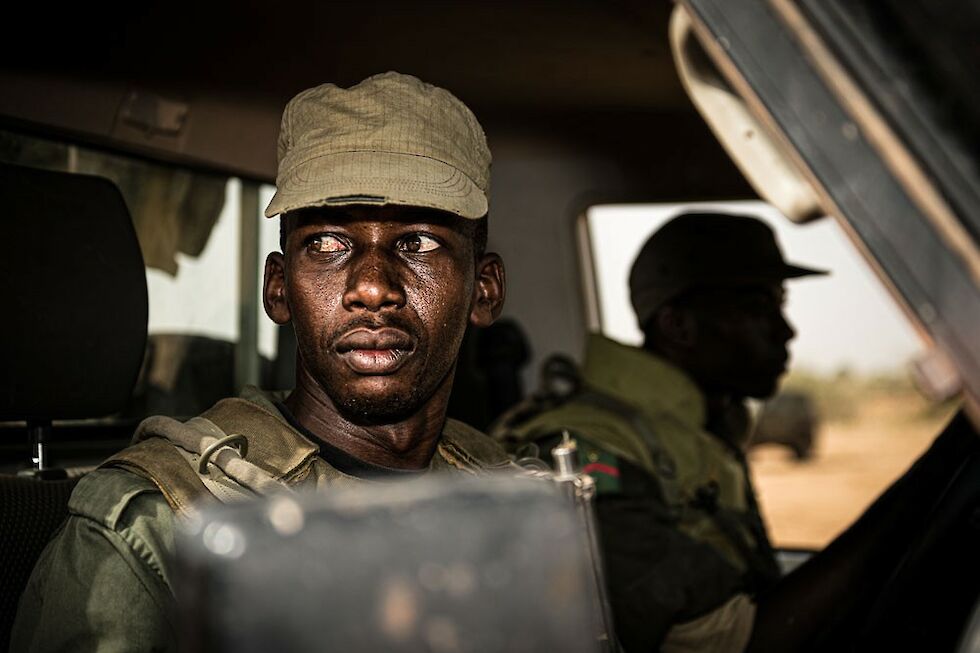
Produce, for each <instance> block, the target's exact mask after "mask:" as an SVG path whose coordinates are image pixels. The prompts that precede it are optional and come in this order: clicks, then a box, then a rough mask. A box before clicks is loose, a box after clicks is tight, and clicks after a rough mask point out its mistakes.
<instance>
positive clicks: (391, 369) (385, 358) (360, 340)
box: [334, 327, 415, 376]
mask: <svg viewBox="0 0 980 653" xmlns="http://www.w3.org/2000/svg"><path fill="white" fill-rule="evenodd" d="M414 350H415V341H414V340H413V339H412V337H411V336H410V335H409V334H407V333H406V332H404V331H402V330H401V329H395V328H391V327H384V328H381V329H365V328H359V329H354V330H353V331H348V332H347V333H345V334H344V335H343V336H341V337H340V338H339V339H338V340H337V342H336V343H335V344H334V351H335V352H336V353H337V355H338V356H340V358H341V360H343V361H344V363H346V364H347V366H348V367H349V368H350V369H351V370H353V371H354V372H356V373H358V374H364V375H371V376H375V375H387V374H394V373H395V372H397V371H398V370H399V368H401V366H402V365H404V364H405V362H406V361H407V360H408V359H409V357H410V356H411V354H412V352H413V351H414Z"/></svg>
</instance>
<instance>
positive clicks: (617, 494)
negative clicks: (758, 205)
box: [494, 213, 976, 651]
mask: <svg viewBox="0 0 980 653" xmlns="http://www.w3.org/2000/svg"><path fill="white" fill-rule="evenodd" d="M814 274H823V272H821V271H818V270H814V269H809V268H805V267H800V266H796V265H791V264H788V263H786V262H785V261H784V260H783V257H782V254H781V253H780V251H779V248H778V245H777V243H776V240H775V237H774V235H773V233H772V231H771V229H769V227H767V226H766V225H765V224H764V223H763V222H761V221H759V220H757V219H755V218H750V217H743V216H731V215H721V214H709V213H697V214H695V213H689V214H685V215H681V216H679V217H677V218H675V219H673V220H671V221H670V222H668V223H667V224H665V225H664V226H663V227H662V228H660V229H659V230H658V231H657V232H656V233H654V234H653V235H652V236H651V237H650V239H649V240H648V241H647V242H646V244H645V245H644V246H643V248H642V250H641V251H640V254H639V255H638V257H637V259H636V261H635V262H634V264H633V268H632V270H631V273H630V278H629V286H630V298H631V301H632V304H633V308H634V310H635V312H636V316H637V319H638V321H639V324H640V326H641V328H642V330H643V333H644V343H643V346H642V347H639V348H637V347H629V346H626V345H622V344H619V343H616V342H613V341H612V340H609V339H607V338H604V337H601V336H598V335H593V336H591V337H590V338H589V340H588V343H587V348H586V354H585V362H584V365H583V368H582V370H581V372H580V373H568V372H567V371H566V372H561V370H560V368H559V369H558V370H557V372H556V373H555V374H554V375H553V376H556V377H560V376H564V377H566V378H565V383H564V384H563V385H565V386H568V385H571V386H572V388H573V389H572V391H571V393H570V394H568V393H567V391H566V394H565V396H558V393H557V392H551V393H543V394H541V395H539V397H538V398H537V399H536V400H535V402H532V403H536V404H537V409H536V408H535V406H534V405H525V406H522V407H520V408H518V409H515V410H514V411H513V413H511V414H510V415H509V416H505V418H504V419H503V421H502V423H501V424H499V425H498V426H497V427H496V428H495V429H494V432H495V433H496V435H497V436H498V437H500V438H501V439H504V440H506V441H509V442H510V444H511V445H512V446H515V447H519V446H522V445H526V444H527V443H534V444H536V445H537V446H538V447H539V448H540V450H541V451H544V452H547V451H549V450H550V449H551V448H552V447H553V446H554V445H555V443H556V442H557V441H558V439H559V438H561V437H562V434H563V433H565V432H568V433H570V434H571V435H572V436H574V437H575V439H576V440H577V441H578V452H579V457H580V463H581V464H582V466H583V468H584V471H586V472H588V473H589V474H590V475H591V476H592V477H593V478H594V480H595V481H596V486H597V489H598V493H599V494H598V500H597V505H596V510H597V517H598V521H599V530H600V536H601V543H602V548H603V549H604V554H605V562H606V566H607V580H608V583H609V591H610V598H611V602H612V607H613V611H614V617H615V622H616V624H615V625H616V632H617V635H618V636H619V638H620V641H621V642H622V643H623V645H624V648H625V650H626V651H652V650H657V649H658V647H660V646H662V647H663V650H682V651H741V650H743V649H745V647H746V646H747V644H748V643H749V640H750V637H751V638H752V642H753V645H755V646H757V647H758V649H759V650H767V651H776V650H787V651H793V650H799V648H800V647H801V646H802V645H803V644H804V643H805V642H808V641H810V643H811V644H812V641H811V638H812V637H813V636H814V634H815V633H816V632H817V631H818V630H819V629H820V628H822V627H824V626H826V625H827V624H828V623H830V622H831V621H832V619H831V616H832V615H839V614H842V613H843V614H846V613H847V612H848V610H849V609H850V610H852V611H853V610H855V609H857V607H858V606H860V605H863V604H866V603H867V602H869V601H871V600H872V598H870V597H873V596H874V593H875V591H877V590H879V589H880V588H881V586H882V584H883V583H884V579H885V578H886V577H887V574H888V573H889V570H891V569H893V568H894V566H895V565H896V564H897V560H898V559H899V556H900V555H901V551H903V550H904V549H902V546H904V545H901V546H900V545H897V544H896V545H895V546H891V545H882V546H877V545H875V546H872V545H871V544H869V543H871V542H877V541H878V540H879V539H880V540H882V541H888V540H889V538H892V539H891V542H896V543H899V542H905V543H907V542H908V539H909V536H908V534H909V533H911V532H915V531H914V529H912V530H909V528H910V527H909V524H910V523H913V520H914V519H917V518H919V517H921V515H922V514H923V513H922V512H916V510H917V509H918V508H921V507H922V505H921V504H919V503H916V504H915V505H916V506H917V509H916V510H910V511H909V513H908V514H906V515H903V517H902V518H901V519H899V518H898V517H897V516H896V514H897V513H896V512H895V510H896V507H899V506H901V505H902V504H903V502H905V505H906V506H908V505H911V503H912V502H910V501H909V498H908V494H909V493H910V492H913V491H922V492H924V493H925V496H926V497H932V499H931V500H935V498H936V497H937V496H941V489H942V487H944V486H943V485H942V481H941V480H939V479H940V478H943V479H948V478H950V477H951V476H952V473H951V472H949V471H948V470H949V469H950V468H952V467H953V466H954V465H958V464H959V463H960V462H961V458H959V457H957V456H959V455H961V454H962V452H964V451H968V450H969V447H971V446H973V447H975V444H976V443H975V442H972V441H971V439H970V437H969V436H967V437H963V435H962V432H963V430H964V429H962V428H959V427H960V426H963V425H964V424H965V422H964V421H960V422H957V428H954V429H952V431H953V432H952V433H951V434H948V435H945V436H944V437H941V438H940V439H939V440H938V441H937V444H936V445H934V446H933V449H932V450H931V451H930V452H929V454H927V456H926V458H927V459H928V462H926V463H920V464H919V465H917V466H916V467H918V468H920V469H919V471H918V472H912V473H910V474H909V475H907V476H906V478H904V479H902V480H901V481H899V482H898V483H897V484H896V486H894V487H893V488H892V489H891V490H889V492H888V493H887V494H886V495H885V497H883V498H882V499H881V500H879V502H878V504H876V506H875V507H874V508H872V509H871V510H869V512H868V513H867V514H866V515H865V516H864V517H863V518H862V519H861V520H860V521H859V522H857V523H856V524H855V525H854V526H853V527H852V528H851V529H850V530H849V531H847V533H846V534H845V535H843V536H841V538H839V539H838V541H837V542H835V543H834V544H833V545H832V546H831V547H829V548H828V550H827V551H826V552H824V553H823V554H821V555H818V556H816V558H815V559H813V560H811V562H810V563H809V564H807V565H805V567H804V568H803V569H801V570H800V571H799V572H798V573H796V574H793V575H792V576H791V577H790V578H787V579H783V580H781V579H780V571H779V568H778V566H777V563H776V560H775V556H774V553H773V549H772V546H771V545H770V542H769V539H768V537H767V535H766V529H765V526H764V524H763V520H762V517H761V514H760V512H759V507H758V505H757V503H756V499H755V494H754V492H753V489H752V484H751V480H750V475H749V473H748V468H747V466H746V460H745V455H744V453H743V445H744V443H745V441H746V433H747V430H748V425H749V419H748V415H747V411H746V409H745V405H744V400H745V399H746V398H747V397H755V398H764V397H768V396H770V395H772V394H773V392H774V391H775V389H776V386H777V381H778V379H779V377H780V375H781V374H782V373H783V372H784V371H785V368H786V363H787V360H788V354H787V348H786V346H787V343H788V342H789V341H790V340H791V339H792V338H793V336H794V335H795V334H794V331H793V329H792V327H791V326H790V325H789V323H788V322H787V321H786V319H785V317H784V316H783V312H782V305H783V297H784V293H783V281H784V280H786V279H790V278H797V277H802V276H806V275H814ZM542 402H544V405H545V406H546V409H545V410H543V411H542V410H541V407H542ZM549 404H550V407H547V406H548V405H549ZM922 467H931V468H935V467H938V468H940V469H944V468H945V469H946V470H947V472H946V474H945V475H943V474H940V475H938V476H936V477H934V478H932V477H929V476H928V475H925V473H924V472H922V470H921V468H922ZM933 471H935V470H933ZM929 473H932V472H929ZM927 479H928V480H927ZM917 485H918V488H916V486H917ZM927 502H928V501H927ZM913 513H915V516H914V517H913ZM906 518H907V519H908V520H909V521H904V520H905V519H906ZM889 546H891V548H888V547H889ZM876 547H877V548H876ZM872 561H873V562H874V564H873V565H872V564H870V563H871V562H872ZM889 565H891V566H889ZM872 569H873V570H872ZM865 571H867V575H862V574H864V573H865ZM857 588H861V589H860V590H859V589H857ZM862 602H863V603H862ZM851 625H853V623H851Z"/></svg>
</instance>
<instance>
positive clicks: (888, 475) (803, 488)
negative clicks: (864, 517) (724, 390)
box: [749, 381, 955, 549]
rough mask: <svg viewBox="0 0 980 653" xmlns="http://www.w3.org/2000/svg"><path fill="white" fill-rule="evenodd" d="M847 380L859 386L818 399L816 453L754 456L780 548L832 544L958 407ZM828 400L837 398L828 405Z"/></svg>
mask: <svg viewBox="0 0 980 653" xmlns="http://www.w3.org/2000/svg"><path fill="white" fill-rule="evenodd" d="M846 385H847V386H853V387H850V388H842V387H839V388H837V393H836V394H837V396H836V397H828V396H823V397H820V398H818V404H820V403H823V404H824V406H823V409H822V410H821V412H823V413H824V414H825V417H824V419H823V420H821V424H820V427H819V429H818V432H817V435H816V438H815V443H816V444H815V448H814V452H813V455H812V457H811V458H809V459H808V460H805V461H797V460H795V459H794V458H793V457H792V455H791V454H790V452H789V450H788V449H786V448H785V447H780V446H777V445H760V446H759V447H756V448H754V449H753V450H752V451H751V452H750V454H749V460H750V461H751V467H752V474H753V478H754V481H755V486H756V491H757V492H758V494H759V501H760V503H761V505H762V510H763V513H764V515H765V517H766V520H767V524H768V527H769V535H770V537H771V538H772V541H773V543H774V544H775V545H776V546H777V547H779V548H806V549H820V548H823V547H824V546H826V545H827V544H828V543H829V542H830V541H831V540H833V539H834V537H836V536H837V534H838V533H840V532H841V531H842V530H843V529H844V528H846V527H847V526H848V525H850V524H851V523H852V522H853V521H854V520H855V519H857V517H859V516H860V515H861V513H862V512H864V510H865V508H867V507H868V505H870V504H871V502H872V501H874V499H875V498H876V497H877V496H878V495H879V494H880V493H881V492H882V491H883V490H884V489H885V488H887V487H888V485H889V484H891V482H892V481H894V480H895V479H897V478H898V477H899V476H901V475H902V473H903V472H904V471H905V470H906V469H907V468H908V467H909V465H911V463H912V462H913V461H914V460H915V459H916V458H917V457H918V456H919V455H920V454H922V453H923V452H924V451H925V450H926V449H927V448H928V447H929V445H930V443H931V442H932V441H933V439H935V437H936V436H937V435H938V434H939V431H940V430H941V429H942V426H943V425H944V424H945V423H946V422H947V421H948V420H949V419H950V418H951V417H952V414H953V412H954V411H955V407H952V406H943V407H935V406H930V405H929V404H928V403H927V402H926V401H925V399H923V398H922V396H921V395H919V394H918V393H916V392H915V390H913V389H911V388H903V387H897V388H896V387H891V388H886V389H882V388H880V387H876V386H875V384H868V383H860V384H858V383H855V382H853V381H849V382H847V383H846ZM879 385H880V384H879ZM893 385H894V384H893ZM818 394H820V392H819V390H818ZM824 394H825V395H826V393H824ZM845 395H847V396H846V398H845ZM828 400H830V401H836V402H837V403H835V404H833V405H831V406H829V407H828V405H827V401H828ZM842 401H846V402H847V406H846V407H845V409H844V410H840V408H841V406H842V404H841V403H840V402H842ZM827 413H830V415H829V417H827V416H826V414H827Z"/></svg>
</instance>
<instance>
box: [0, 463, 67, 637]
mask: <svg viewBox="0 0 980 653" xmlns="http://www.w3.org/2000/svg"><path fill="white" fill-rule="evenodd" d="M77 481H78V479H64V480H60V481H37V480H34V479H32V478H23V477H19V476H12V475H9V474H3V475H0V524H3V535H2V536H0V560H3V564H2V565H0V650H3V651H6V650H7V646H8V640H9V638H10V629H11V627H12V626H13V625H14V615H16V614H17V602H18V600H19V599H20V595H21V593H22V592H23V590H24V587H26V586H27V579H28V578H30V575H31V570H32V569H34V564H35V563H36V562H37V559H38V557H39V556H40V555H41V551H42V550H44V545H45V544H47V542H48V540H49V539H51V536H52V535H53V534H54V532H55V531H56V530H57V528H58V526H60V525H61V522H63V521H64V519H65V515H66V514H67V508H68V497H69V496H71V491H72V490H73V489H74V488H75V483H76V482H77Z"/></svg>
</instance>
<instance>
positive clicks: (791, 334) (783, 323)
mask: <svg viewBox="0 0 980 653" xmlns="http://www.w3.org/2000/svg"><path fill="white" fill-rule="evenodd" d="M776 333H777V334H778V335H779V337H780V338H781V339H782V341H783V342H784V343H786V342H789V341H790V340H792V339H793V338H795V337H796V329H794V328H793V324H792V323H791V322H790V321H789V320H788V319H787V318H786V314H785V313H783V312H782V311H780V312H779V317H778V319H777V325H776Z"/></svg>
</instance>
